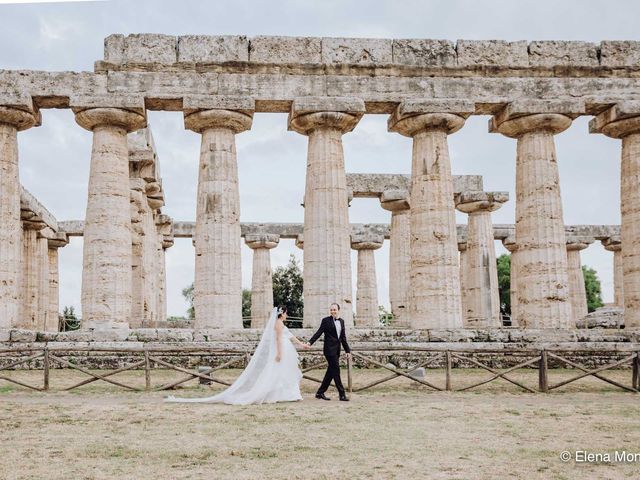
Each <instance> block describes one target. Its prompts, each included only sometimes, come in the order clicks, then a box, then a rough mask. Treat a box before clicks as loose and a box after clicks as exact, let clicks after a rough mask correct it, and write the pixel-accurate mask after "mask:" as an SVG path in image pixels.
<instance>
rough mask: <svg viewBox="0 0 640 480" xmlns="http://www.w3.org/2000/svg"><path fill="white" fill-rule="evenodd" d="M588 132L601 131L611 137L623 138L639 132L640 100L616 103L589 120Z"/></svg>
mask: <svg viewBox="0 0 640 480" xmlns="http://www.w3.org/2000/svg"><path fill="white" fill-rule="evenodd" d="M589 132H590V133H603V134H604V135H606V136H608V137H612V138H623V137H626V136H627V135H630V134H632V133H640V101H639V100H633V101H626V102H620V103H616V104H615V105H613V106H612V107H610V108H608V109H607V110H605V111H604V112H602V113H600V114H598V115H596V116H595V117H594V118H593V119H592V120H591V121H590V122H589Z"/></svg>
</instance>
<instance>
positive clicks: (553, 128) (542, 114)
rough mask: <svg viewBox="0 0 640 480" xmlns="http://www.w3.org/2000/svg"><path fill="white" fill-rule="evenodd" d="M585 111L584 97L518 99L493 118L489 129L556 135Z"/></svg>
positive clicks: (512, 134) (517, 134) (513, 133)
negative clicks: (576, 98) (581, 98)
mask: <svg viewBox="0 0 640 480" xmlns="http://www.w3.org/2000/svg"><path fill="white" fill-rule="evenodd" d="M585 112H586V108H585V104H584V101H582V100H573V99H571V100H515V101H513V102H511V103H508V104H507V105H506V106H505V107H504V108H503V109H502V110H500V111H499V112H498V113H497V114H495V115H494V116H493V117H492V118H491V119H489V132H490V133H501V134H502V135H505V136H507V137H511V138H518V137H520V136H522V135H524V134H526V133H532V132H549V133H551V134H553V135H556V134H558V133H560V132H563V131H565V130H566V129H567V128H569V127H570V126H571V122H572V121H573V119H574V118H576V117H578V116H580V115H583V114H584V113H585Z"/></svg>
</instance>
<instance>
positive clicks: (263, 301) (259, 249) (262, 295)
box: [244, 233, 280, 328]
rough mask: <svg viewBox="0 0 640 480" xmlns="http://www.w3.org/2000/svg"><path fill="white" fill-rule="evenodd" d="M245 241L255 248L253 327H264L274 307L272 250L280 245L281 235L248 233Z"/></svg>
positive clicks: (252, 279) (252, 291) (252, 300)
mask: <svg viewBox="0 0 640 480" xmlns="http://www.w3.org/2000/svg"><path fill="white" fill-rule="evenodd" d="M244 241H245V243H246V244H247V246H248V247H249V248H250V249H252V250H253V270H252V275H251V328H264V326H265V323H266V322H267V320H268V319H269V315H271V310H272V309H273V306H274V305H273V281H272V277H271V275H272V272H271V253H270V250H271V249H272V248H275V247H276V246H278V242H280V236H279V235H272V234H266V233H264V234H253V235H246V236H245V237H244Z"/></svg>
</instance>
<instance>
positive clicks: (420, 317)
mask: <svg viewBox="0 0 640 480" xmlns="http://www.w3.org/2000/svg"><path fill="white" fill-rule="evenodd" d="M473 111H474V106H473V104H472V103H470V102H463V101H446V100H442V101H433V102H419V101H418V102H414V101H404V102H402V103H401V104H400V105H399V106H398V108H397V109H396V110H395V112H394V114H393V115H392V116H391V117H390V118H389V123H388V125H389V130H390V131H394V132H399V133H401V134H402V135H405V136H408V137H412V138H413V160H412V167H411V210H410V221H411V268H410V288H409V291H410V299H409V305H410V314H409V318H410V323H411V327H412V328H460V327H462V306H461V298H460V265H459V263H458V252H457V248H456V243H457V235H456V221H455V206H454V200H453V178H452V176H451V164H450V161H449V149H448V145H447V136H448V135H450V134H452V133H454V132H456V131H458V130H459V129H460V128H462V126H463V125H464V122H465V118H466V117H467V116H468V115H469V114H471V113H472V112H473Z"/></svg>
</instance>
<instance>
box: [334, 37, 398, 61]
mask: <svg viewBox="0 0 640 480" xmlns="http://www.w3.org/2000/svg"><path fill="white" fill-rule="evenodd" d="M392 60H393V49H392V40H387V39H381V38H323V39H322V63H327V64H349V65H385V64H389V63H391V62H392Z"/></svg>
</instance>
